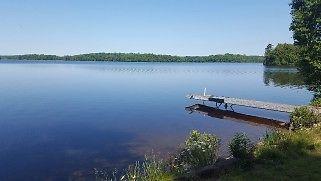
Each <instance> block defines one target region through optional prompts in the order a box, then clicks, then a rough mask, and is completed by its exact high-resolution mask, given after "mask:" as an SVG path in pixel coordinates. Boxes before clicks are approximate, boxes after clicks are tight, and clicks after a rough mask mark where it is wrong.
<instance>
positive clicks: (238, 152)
mask: <svg viewBox="0 0 321 181" xmlns="http://www.w3.org/2000/svg"><path fill="white" fill-rule="evenodd" d="M229 151H230V153H231V155H233V157H234V158H236V159H239V160H245V159H250V158H251V157H252V151H253V144H252V143H251V140H250V139H249V138H248V137H247V136H246V134H245V133H236V134H235V135H234V137H233V138H232V140H231V142H230V144H229Z"/></svg>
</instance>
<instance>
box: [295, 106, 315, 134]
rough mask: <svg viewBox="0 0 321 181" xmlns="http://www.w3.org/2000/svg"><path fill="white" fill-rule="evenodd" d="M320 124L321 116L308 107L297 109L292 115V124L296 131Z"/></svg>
mask: <svg viewBox="0 0 321 181" xmlns="http://www.w3.org/2000/svg"><path fill="white" fill-rule="evenodd" d="M319 122H321V118H320V115H316V114H315V113H313V111H311V110H310V109H309V108H308V107H300V108H296V109H295V110H294V112H292V113H291V124H292V126H293V128H294V129H300V128H303V127H306V128H309V127H312V126H313V125H314V124H317V123H319Z"/></svg>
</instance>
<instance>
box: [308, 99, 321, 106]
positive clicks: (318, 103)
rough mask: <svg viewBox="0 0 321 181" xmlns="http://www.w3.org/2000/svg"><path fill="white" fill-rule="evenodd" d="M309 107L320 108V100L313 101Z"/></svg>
mask: <svg viewBox="0 0 321 181" xmlns="http://www.w3.org/2000/svg"><path fill="white" fill-rule="evenodd" d="M310 105H311V106H316V107H321V98H316V99H314V100H313V101H312V102H311V104H310Z"/></svg>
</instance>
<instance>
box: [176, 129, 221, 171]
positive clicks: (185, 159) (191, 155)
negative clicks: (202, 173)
mask: <svg viewBox="0 0 321 181" xmlns="http://www.w3.org/2000/svg"><path fill="white" fill-rule="evenodd" d="M219 143H220V140H219V138H217V137H216V136H215V135H211V134H206V133H200V132H198V131H192V132H191V133H190V136H189V138H187V140H186V141H185V145H184V146H183V148H182V149H180V150H179V153H178V154H177V155H176V156H175V158H174V160H173V163H172V169H174V171H176V172H178V173H184V172H188V171H190V170H192V169H197V168H200V167H204V166H208V165H212V164H214V163H215V162H216V161H217V159H218V149H219Z"/></svg>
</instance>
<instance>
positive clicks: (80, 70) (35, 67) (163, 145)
mask: <svg viewBox="0 0 321 181" xmlns="http://www.w3.org/2000/svg"><path fill="white" fill-rule="evenodd" d="M299 78H300V77H299V76H298V75H297V73H296V71H295V70H294V69H278V68H271V69H267V68H264V66H263V65H262V64H240V63H234V64H232V63H199V64H198V63H110V62H60V61H47V62H42V61H38V62H32V61H28V62H23V61H0V85H1V89H0V95H1V97H0V180H67V179H79V178H93V176H92V173H93V170H94V168H97V169H105V170H112V169H114V168H117V169H119V170H121V169H124V168H126V167H127V165H128V164H132V163H134V162H135V161H136V160H142V159H143V158H144V155H145V154H148V153H150V152H152V151H153V152H154V153H157V154H159V155H164V156H166V155H169V154H170V153H173V152H175V150H176V149H177V148H178V146H179V145H180V144H182V143H183V142H184V140H185V138H186V137H187V136H188V134H189V132H190V131H191V130H194V129H196V130H199V131H201V132H207V133H212V134H215V135H217V136H219V137H220V138H221V139H222V141H221V151H220V153H221V155H226V154H227V144H228V141H229V140H230V138H231V137H232V136H233V135H234V134H235V133H237V132H245V133H247V134H248V135H249V137H250V138H251V139H252V140H253V141H258V140H259V138H260V137H262V136H263V135H264V134H265V133H266V131H267V130H268V129H269V127H267V126H264V125H257V124H249V123H247V122H244V121H240V120H237V119H226V118H215V117H210V116H206V115H204V114H200V113H192V114H189V112H188V111H186V110H185V107H187V106H190V105H193V104H195V103H197V102H195V101H192V100H188V99H186V98H185V96H186V94H189V93H200V94H202V93H203V90H204V88H207V93H209V94H215V95H219V96H229V97H238V98H247V99H255V100H260V101H268V102H277V103H288V104H297V105H300V104H307V103H308V102H309V101H310V100H311V99H312V97H313V93H312V92H309V91H308V90H306V89H305V88H304V86H303V83H302V81H300V80H299ZM207 105H212V104H211V103H207ZM213 106H214V104H213ZM234 110H235V111H236V112H239V113H244V114H250V115H256V116H262V117H266V118H272V119H278V120H283V121H289V115H288V114H286V113H279V112H273V111H266V110H257V109H252V108H244V107H237V106H234Z"/></svg>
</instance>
